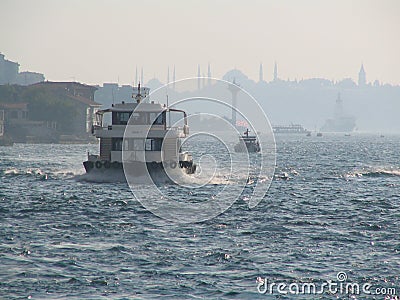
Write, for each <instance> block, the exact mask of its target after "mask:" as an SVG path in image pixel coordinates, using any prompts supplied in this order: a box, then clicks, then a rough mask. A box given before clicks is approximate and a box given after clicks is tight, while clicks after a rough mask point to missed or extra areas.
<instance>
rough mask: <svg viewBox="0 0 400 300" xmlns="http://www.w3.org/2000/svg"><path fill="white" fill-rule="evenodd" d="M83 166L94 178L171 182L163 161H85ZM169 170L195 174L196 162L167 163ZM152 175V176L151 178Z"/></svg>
mask: <svg viewBox="0 0 400 300" xmlns="http://www.w3.org/2000/svg"><path fill="white" fill-rule="evenodd" d="M83 166H84V168H85V170H86V174H88V175H91V176H93V177H94V179H96V177H97V179H101V180H107V179H110V180H116V181H125V180H126V178H127V179H128V181H129V182H131V181H136V179H138V182H141V180H146V179H150V178H151V181H157V182H170V181H171V179H170V176H169V175H168V171H167V170H165V168H164V165H163V164H162V163H156V162H150V163H141V162H126V163H125V164H122V163H121V162H109V161H100V160H98V161H85V162H83ZM166 167H167V168H168V169H169V170H179V169H181V171H182V172H184V173H186V174H193V173H195V171H196V164H194V163H193V162H180V163H179V164H177V163H170V164H168V165H166ZM149 175H150V178H149Z"/></svg>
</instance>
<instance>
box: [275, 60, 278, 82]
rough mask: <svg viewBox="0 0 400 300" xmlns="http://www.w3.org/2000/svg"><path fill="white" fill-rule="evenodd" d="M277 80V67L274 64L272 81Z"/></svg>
mask: <svg viewBox="0 0 400 300" xmlns="http://www.w3.org/2000/svg"><path fill="white" fill-rule="evenodd" d="M277 80H278V66H277V64H276V62H275V65H274V81H277Z"/></svg>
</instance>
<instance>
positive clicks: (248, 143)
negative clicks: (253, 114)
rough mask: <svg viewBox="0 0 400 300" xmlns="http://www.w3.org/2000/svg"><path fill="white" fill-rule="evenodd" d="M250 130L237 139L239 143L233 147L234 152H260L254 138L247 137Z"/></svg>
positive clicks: (251, 136)
mask: <svg viewBox="0 0 400 300" xmlns="http://www.w3.org/2000/svg"><path fill="white" fill-rule="evenodd" d="M249 133H250V130H249V129H246V131H245V132H244V134H243V135H242V136H241V137H239V143H238V144H236V145H235V152H260V150H261V148H260V144H259V143H258V141H257V138H256V136H254V135H249Z"/></svg>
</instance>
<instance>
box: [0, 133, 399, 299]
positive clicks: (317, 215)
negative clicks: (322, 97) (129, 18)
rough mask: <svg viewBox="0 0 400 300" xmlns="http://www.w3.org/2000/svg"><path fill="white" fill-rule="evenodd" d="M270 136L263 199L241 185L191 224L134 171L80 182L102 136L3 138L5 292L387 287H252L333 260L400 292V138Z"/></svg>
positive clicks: (181, 295) (241, 293) (314, 273)
mask: <svg viewBox="0 0 400 300" xmlns="http://www.w3.org/2000/svg"><path fill="white" fill-rule="evenodd" d="M276 142H277V169H276V173H275V178H274V180H273V182H272V185H271V187H270V189H269V191H268V193H267V195H266V196H265V197H264V199H263V201H261V202H260V203H259V205H258V206H256V207H255V208H253V209H249V207H248V205H247V202H246V197H247V196H246V195H245V194H244V195H242V196H241V197H240V198H239V199H238V200H237V201H236V202H235V203H234V204H233V205H232V206H231V207H230V208H229V209H228V210H227V211H226V212H225V213H223V214H222V215H220V216H218V217H216V218H213V219H211V220H207V221H204V222H201V223H194V224H192V223H190V224H175V223H171V222H168V221H165V220H163V219H160V218H159V217H157V216H155V215H153V214H152V213H151V212H149V211H147V210H146V209H145V208H144V207H143V206H142V205H141V204H140V203H139V202H138V201H137V200H135V199H134V197H133V195H132V193H131V191H130V189H129V187H128V186H127V185H126V183H115V182H113V183H104V182H103V183H95V182H87V181H85V180H82V176H81V174H82V173H83V172H84V169H83V166H82V164H81V162H82V161H83V160H84V159H85V158H86V152H87V151H88V150H89V151H90V152H96V148H97V146H96V145H22V144H16V145H14V146H13V147H11V148H9V147H0V155H1V160H0V178H1V179H0V225H1V230H0V298H1V299H18V298H21V299H28V298H31V299H60V298H64V299H98V298H104V299H110V298H114V299H337V298H339V299H348V298H350V297H352V298H355V299H366V298H367V299H385V297H384V296H382V295H375V296H373V295H365V294H362V295H347V294H346V295H344V294H338V293H336V294H327V293H324V294H322V295H311V296H310V295H286V296H285V295H281V294H278V293H277V292H276V290H274V293H273V294H272V295H271V294H269V293H266V294H260V293H259V292H258V291H257V285H258V283H257V278H259V281H260V278H261V280H265V279H267V280H268V282H275V283H281V282H282V283H286V284H287V285H289V284H291V283H302V282H314V283H315V284H317V285H320V284H321V283H322V282H325V281H327V280H332V281H335V280H336V281H337V278H336V275H337V273H338V272H345V273H346V275H347V277H348V279H347V281H349V282H356V283H359V284H360V286H361V284H363V283H366V282H368V283H370V284H371V285H372V287H373V288H371V291H374V290H375V288H376V287H386V288H388V287H394V288H396V290H397V294H399V293H400V283H399V282H400V281H399V274H400V272H399V270H400V155H399V149H400V136H398V135H397V136H396V135H392V136H389V135H387V136H385V137H379V136H377V135H352V136H350V137H345V136H343V135H324V136H323V137H320V138H319V137H315V136H314V137H305V136H284V135H282V136H276ZM199 147H200V148H201V147H205V146H204V145H200V146H199ZM200 150H201V151H203V152H207V149H203V148H201V149H200ZM213 151H217V150H215V149H214V150H213ZM224 184H225V183H224V182H223V181H221V182H210V183H209V184H208V185H206V186H205V188H204V190H203V191H202V193H201V194H197V195H196V197H197V198H198V200H199V201H200V200H201V198H202V197H204V198H209V197H212V195H213V194H214V193H215V191H216V190H218V189H220V188H221V186H222V185H224ZM163 188H164V189H165V190H170V192H174V193H176V192H177V191H178V190H177V189H176V188H174V187H171V186H164V187H163ZM246 188H247V187H246ZM193 197H194V196H193ZM187 198H190V195H188V194H184V195H182V199H183V200H184V199H187Z"/></svg>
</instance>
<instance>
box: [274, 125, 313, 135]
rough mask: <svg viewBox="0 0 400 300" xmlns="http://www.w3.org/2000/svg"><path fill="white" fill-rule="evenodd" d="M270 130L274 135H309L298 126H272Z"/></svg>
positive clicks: (307, 131)
mask: <svg viewBox="0 0 400 300" xmlns="http://www.w3.org/2000/svg"><path fill="white" fill-rule="evenodd" d="M272 130H273V131H274V133H303V134H308V133H311V132H310V131H309V130H307V129H305V128H304V127H303V126H302V125H300V124H290V125H273V126H272Z"/></svg>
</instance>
